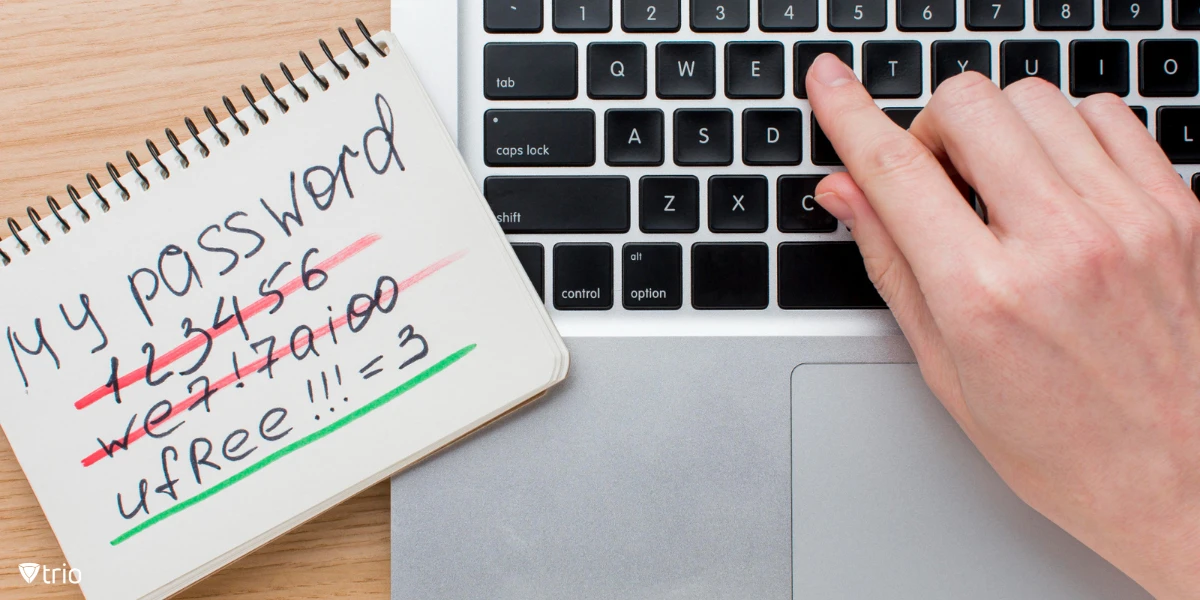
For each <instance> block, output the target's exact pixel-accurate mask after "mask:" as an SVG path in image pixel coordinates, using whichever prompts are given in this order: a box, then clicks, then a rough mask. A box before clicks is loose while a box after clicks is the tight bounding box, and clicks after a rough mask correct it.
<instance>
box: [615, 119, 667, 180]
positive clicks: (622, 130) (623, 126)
mask: <svg viewBox="0 0 1200 600" xmlns="http://www.w3.org/2000/svg"><path fill="white" fill-rule="evenodd" d="M604 128H605V131H606V133H605V143H604V162H605V163H606V164H608V165H610V166H640V167H657V166H659V165H661V164H663V112H662V111H661V110H657V109H650V110H616V109H613V110H608V111H606V112H605V113H604Z"/></svg>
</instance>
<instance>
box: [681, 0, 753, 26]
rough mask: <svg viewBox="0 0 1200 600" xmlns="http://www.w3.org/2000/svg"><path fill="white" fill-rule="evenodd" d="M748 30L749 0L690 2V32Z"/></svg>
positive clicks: (701, 0)
mask: <svg viewBox="0 0 1200 600" xmlns="http://www.w3.org/2000/svg"><path fill="white" fill-rule="evenodd" d="M747 29H750V0H692V31H746V30H747Z"/></svg>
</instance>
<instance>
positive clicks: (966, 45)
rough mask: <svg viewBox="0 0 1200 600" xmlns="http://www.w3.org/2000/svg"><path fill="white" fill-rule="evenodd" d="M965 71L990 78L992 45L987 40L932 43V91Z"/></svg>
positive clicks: (939, 41)
mask: <svg viewBox="0 0 1200 600" xmlns="http://www.w3.org/2000/svg"><path fill="white" fill-rule="evenodd" d="M967 71H975V72H976V73H982V74H983V76H984V77H987V78H988V79H991V77H992V45H991V44H989V43H988V42H987V40H969V41H957V40H955V41H949V40H938V41H936V42H934V43H933V89H934V90H937V89H938V86H939V85H942V83H943V82H944V81H946V80H947V79H950V78H951V77H954V76H955V75H958V74H960V73H965V72H967Z"/></svg>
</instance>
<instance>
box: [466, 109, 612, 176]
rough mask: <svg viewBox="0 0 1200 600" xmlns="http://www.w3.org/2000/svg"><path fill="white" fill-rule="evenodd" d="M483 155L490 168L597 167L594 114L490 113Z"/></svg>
mask: <svg viewBox="0 0 1200 600" xmlns="http://www.w3.org/2000/svg"><path fill="white" fill-rule="evenodd" d="M483 152H484V156H483V158H484V162H485V163H487V165H488V166H489V167H590V166H592V165H594V164H596V113H594V112H592V111H590V110H584V109H572V110H489V111H487V112H485V113H484V114H483Z"/></svg>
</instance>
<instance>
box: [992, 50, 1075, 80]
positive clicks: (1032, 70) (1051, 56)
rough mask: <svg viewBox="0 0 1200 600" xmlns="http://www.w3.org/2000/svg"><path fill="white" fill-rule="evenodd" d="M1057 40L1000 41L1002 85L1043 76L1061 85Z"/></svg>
mask: <svg viewBox="0 0 1200 600" xmlns="http://www.w3.org/2000/svg"><path fill="white" fill-rule="evenodd" d="M1058 54H1059V46H1058V42H1056V41H1028V40H1022V41H1014V40H1005V41H1003V42H1000V87H1008V86H1009V85H1012V84H1014V83H1016V82H1018V81H1020V80H1022V79H1025V78H1026V77H1041V78H1042V79H1045V80H1046V81H1049V82H1050V83H1053V84H1054V85H1056V86H1059V87H1061V86H1062V84H1061V83H1060V80H1059V66H1058Z"/></svg>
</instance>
